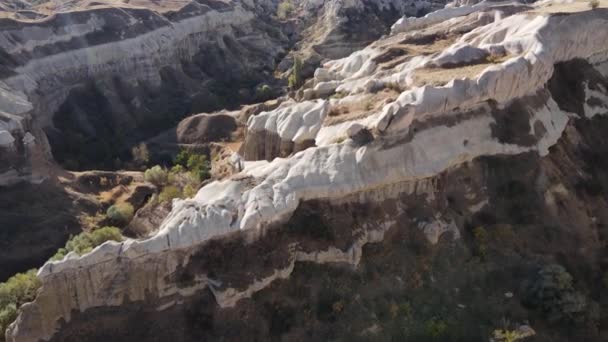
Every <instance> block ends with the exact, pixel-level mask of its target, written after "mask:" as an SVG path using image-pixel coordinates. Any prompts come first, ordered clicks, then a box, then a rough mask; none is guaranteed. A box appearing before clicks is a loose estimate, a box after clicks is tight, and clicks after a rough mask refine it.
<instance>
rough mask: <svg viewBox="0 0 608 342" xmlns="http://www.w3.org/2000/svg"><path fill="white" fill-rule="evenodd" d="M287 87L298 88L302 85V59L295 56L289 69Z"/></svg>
mask: <svg viewBox="0 0 608 342" xmlns="http://www.w3.org/2000/svg"><path fill="white" fill-rule="evenodd" d="M287 82H288V85H289V88H291V89H294V90H295V89H298V88H300V87H301V86H302V84H303V82H302V60H301V59H300V58H298V57H295V58H294V60H293V68H292V69H291V75H289V78H288V79H287Z"/></svg>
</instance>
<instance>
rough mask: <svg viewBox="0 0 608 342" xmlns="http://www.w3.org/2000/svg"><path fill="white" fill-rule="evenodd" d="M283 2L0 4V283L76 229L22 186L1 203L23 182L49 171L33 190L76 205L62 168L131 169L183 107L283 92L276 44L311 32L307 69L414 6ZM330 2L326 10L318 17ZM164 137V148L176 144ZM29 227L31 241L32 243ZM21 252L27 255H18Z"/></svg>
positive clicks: (154, 155)
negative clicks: (328, 50)
mask: <svg viewBox="0 0 608 342" xmlns="http://www.w3.org/2000/svg"><path fill="white" fill-rule="evenodd" d="M281 3H282V2H279V1H274V0H261V1H191V0H178V1H147V0H138V1H117V0H104V1H40V0H36V1H25V0H24V1H3V2H2V5H1V7H0V27H1V29H0V187H2V190H0V201H2V203H10V202H13V204H12V205H11V207H10V208H9V207H7V208H3V209H5V214H4V215H2V217H0V223H2V224H1V225H2V226H6V227H8V228H6V229H5V231H4V232H3V234H4V236H6V237H7V240H8V239H9V238H10V240H11V241H12V242H11V243H10V244H7V245H6V246H4V247H5V249H4V250H5V251H6V255H7V256H6V257H5V255H4V254H3V253H0V269H2V270H3V272H0V274H1V276H0V279H2V280H4V279H6V277H8V276H9V275H10V273H9V272H14V271H16V270H21V271H25V270H27V269H28V267H35V266H39V265H40V264H41V263H42V262H44V260H46V259H47V258H48V257H50V256H51V255H52V254H53V253H54V252H53V251H54V250H56V249H57V248H59V247H62V246H63V244H64V242H65V239H66V238H67V236H69V234H72V233H73V232H74V231H75V230H74V229H73V228H71V227H72V224H71V223H68V222H66V221H65V220H64V219H58V220H49V219H48V217H45V215H48V213H47V212H48V211H47V208H48V207H54V205H51V206H49V205H47V203H38V202H40V200H37V201H35V202H36V203H37V204H39V205H38V206H37V208H40V210H22V209H23V208H27V207H28V206H29V205H30V200H28V198H37V197H36V196H30V197H28V196H27V195H26V196H23V197H20V198H21V199H22V200H18V201H13V198H14V196H13V193H15V192H19V191H23V192H26V193H29V192H30V190H28V189H30V188H29V185H24V183H23V182H25V183H31V184H40V183H41V182H43V181H45V180H47V182H48V183H51V184H50V185H49V184H47V185H48V186H47V185H45V186H44V190H43V191H40V193H44V194H45V196H46V197H44V198H64V199H68V200H66V201H57V203H69V201H70V200H69V199H70V198H72V200H73V201H74V202H79V201H78V198H79V197H80V195H76V196H75V197H73V196H72V197H71V196H70V194H66V193H65V191H64V190H63V189H62V187H63V186H64V185H63V184H65V183H62V182H61V181H57V180H56V178H57V177H62V176H63V172H62V168H65V169H68V170H72V171H74V170H76V171H79V170H85V171H86V170H89V169H105V170H116V169H124V168H127V169H129V168H130V165H129V163H131V161H132V160H131V159H132V155H131V150H132V147H134V146H137V145H138V144H140V143H141V142H142V141H145V140H147V139H154V138H156V137H157V135H158V134H164V133H166V132H167V130H172V131H175V129H174V127H175V126H176V125H177V124H178V123H179V122H180V120H181V119H183V118H184V117H186V116H188V115H190V114H193V113H201V112H206V111H211V110H215V109H220V108H238V106H239V104H241V103H247V102H256V101H259V100H265V99H268V98H271V97H276V96H278V95H280V94H282V93H283V92H284V90H283V89H284V86H285V85H286V83H287V81H286V80H284V79H281V78H280V77H275V70H277V69H281V70H283V71H284V70H287V69H288V68H289V67H290V66H291V64H292V60H293V57H292V55H289V54H288V53H289V52H291V51H294V49H296V45H297V44H300V42H301V41H302V40H303V39H304V38H303V37H307V38H312V37H313V36H312V35H308V34H305V33H304V31H305V30H312V31H314V32H317V33H319V34H318V35H315V36H314V37H315V39H314V41H310V42H308V41H307V42H306V43H301V44H302V46H303V47H302V48H301V49H300V50H301V51H300V50H298V51H299V52H298V54H299V55H300V56H301V58H302V59H304V60H311V62H309V63H308V64H307V65H313V64H314V63H318V60H319V58H325V57H319V56H324V53H323V52H322V51H321V52H318V53H317V52H315V51H316V49H322V47H323V46H329V45H331V44H332V43H331V40H332V39H333V40H339V41H342V42H343V44H352V46H350V47H349V48H346V47H344V48H333V49H332V51H333V52H332V55H338V56H340V57H342V56H346V55H348V54H349V53H350V52H351V51H352V49H354V48H356V47H360V46H361V44H366V43H368V42H369V41H370V40H373V39H377V38H378V37H379V36H380V35H381V34H385V33H387V32H388V30H389V27H390V25H392V23H393V22H394V21H395V18H397V17H398V16H400V15H402V14H403V13H408V14H411V11H410V9H411V8H412V7H415V6H412V4H414V2H411V3H410V2H400V5H399V6H396V4H397V2H387V1H366V2H361V1H349V2H342V1H328V2H294V5H293V6H292V7H293V9H292V10H291V11H289V12H287V13H283V14H282V15H281V16H280V17H279V12H280V11H279V9H278V8H279V5H280V4H281ZM404 3H408V4H409V5H410V6H405V5H404ZM425 6H427V5H425ZM371 9H373V10H371ZM330 10H331V13H333V14H332V15H330V14H327V15H321V13H325V12H327V13H329V11H330ZM350 17H352V18H353V20H354V19H357V20H356V21H349V18H350ZM319 18H324V19H323V20H321V19H319ZM366 18H367V19H366ZM359 20H364V21H369V22H374V23H375V24H374V27H375V28H376V29H375V31H373V32H368V30H367V29H366V28H365V25H363V22H359ZM343 32H350V35H346V34H345V33H343ZM358 32H365V34H364V35H360V34H358ZM321 33H323V34H321ZM312 53H314V56H315V57H314V58H312V57H310V56H311V54H312ZM315 61H317V62H315ZM280 72H281V71H280V70H279V72H278V73H277V74H280ZM264 86H266V87H267V88H265V87H264ZM260 89H268V91H266V92H260ZM178 130H180V129H179V128H178ZM193 134H194V136H195V137H200V135H201V134H205V133H204V132H200V133H196V132H195V133H193ZM189 139H190V140H189ZM191 140H192V138H191V137H190V138H186V139H185V140H183V139H182V140H180V142H182V143H188V144H191V143H192V142H193V141H191ZM203 140H205V139H203ZM207 140H208V139H207ZM172 144H173V145H172V146H170V147H169V149H170V150H171V151H173V150H176V147H175V142H172ZM158 145H162V146H161V148H159V149H158V150H151V151H150V153H151V157H150V159H151V162H156V163H163V162H164V161H165V160H166V159H171V156H169V157H167V156H166V155H167V152H166V149H167V147H166V146H165V145H167V144H166V141H164V140H163V143H162V144H158ZM57 164H59V167H58V165H57ZM55 184H58V186H57V187H55ZM4 188H6V189H7V190H6V191H4ZM34 188H35V187H34ZM38 198H40V197H38ZM42 202H44V201H42ZM54 208H55V207H54ZM73 208H79V206H78V205H75V206H71V205H66V206H65V207H64V210H61V208H55V209H54V210H53V211H52V212H53V213H61V215H62V216H63V217H69V218H70V219H69V221H70V222H73V219H74V216H79V214H78V212H77V210H78V209H75V210H74V211H73V210H72V209H73ZM18 222H22V223H24V224H25V225H26V226H27V229H21V227H20V226H19V224H18ZM66 227H69V228H66ZM30 231H36V233H35V236H40V237H41V239H38V238H32V235H30V233H29V232H30ZM53 236H54V237H59V238H54V237H53ZM38 241H39V242H40V243H41V244H40V245H39V244H38ZM47 242H52V243H51V244H50V245H49V244H47ZM32 247H34V249H35V250H36V251H37V252H36V253H33V254H35V255H36V256H35V257H31V256H27V257H24V258H21V257H20V258H16V256H17V255H22V253H21V252H19V251H23V250H27V249H28V248H32ZM9 256H10V257H9ZM4 272H6V273H4Z"/></svg>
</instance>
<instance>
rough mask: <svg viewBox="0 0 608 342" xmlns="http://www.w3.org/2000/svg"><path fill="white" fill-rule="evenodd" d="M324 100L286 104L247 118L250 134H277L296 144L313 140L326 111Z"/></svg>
mask: <svg viewBox="0 0 608 342" xmlns="http://www.w3.org/2000/svg"><path fill="white" fill-rule="evenodd" d="M328 109H329V107H328V103H327V101H325V100H316V101H306V102H301V103H293V102H288V103H284V104H282V105H281V106H280V107H279V108H277V109H275V110H273V111H270V112H262V113H260V114H258V115H256V116H252V117H250V118H249V122H248V123H247V126H248V130H249V131H250V132H256V131H267V132H272V133H277V134H278V135H279V137H281V139H282V140H288V141H293V142H296V143H300V142H304V141H306V140H314V139H315V136H316V135H317V133H318V132H319V130H320V129H321V125H322V123H323V120H324V119H325V116H326V115H327V111H328Z"/></svg>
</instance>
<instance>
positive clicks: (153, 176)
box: [144, 165, 169, 187]
mask: <svg viewBox="0 0 608 342" xmlns="http://www.w3.org/2000/svg"><path fill="white" fill-rule="evenodd" d="M144 179H145V180H146V182H150V183H152V184H154V185H156V186H158V187H160V186H163V185H165V184H167V182H168V180H169V173H168V172H167V170H165V169H164V168H162V167H160V166H159V165H156V166H153V167H151V168H149V169H147V170H146V172H144Z"/></svg>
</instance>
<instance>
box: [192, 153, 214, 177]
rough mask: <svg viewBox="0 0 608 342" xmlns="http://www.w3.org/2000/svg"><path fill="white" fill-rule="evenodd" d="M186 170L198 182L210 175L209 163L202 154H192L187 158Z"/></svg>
mask: <svg viewBox="0 0 608 342" xmlns="http://www.w3.org/2000/svg"><path fill="white" fill-rule="evenodd" d="M187 166H188V170H190V175H191V176H192V178H194V179H195V180H196V181H198V182H202V181H204V180H206V179H209V178H210V177H211V165H210V164H209V161H207V157H205V155H202V154H193V155H191V156H190V158H188V163H187Z"/></svg>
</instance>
